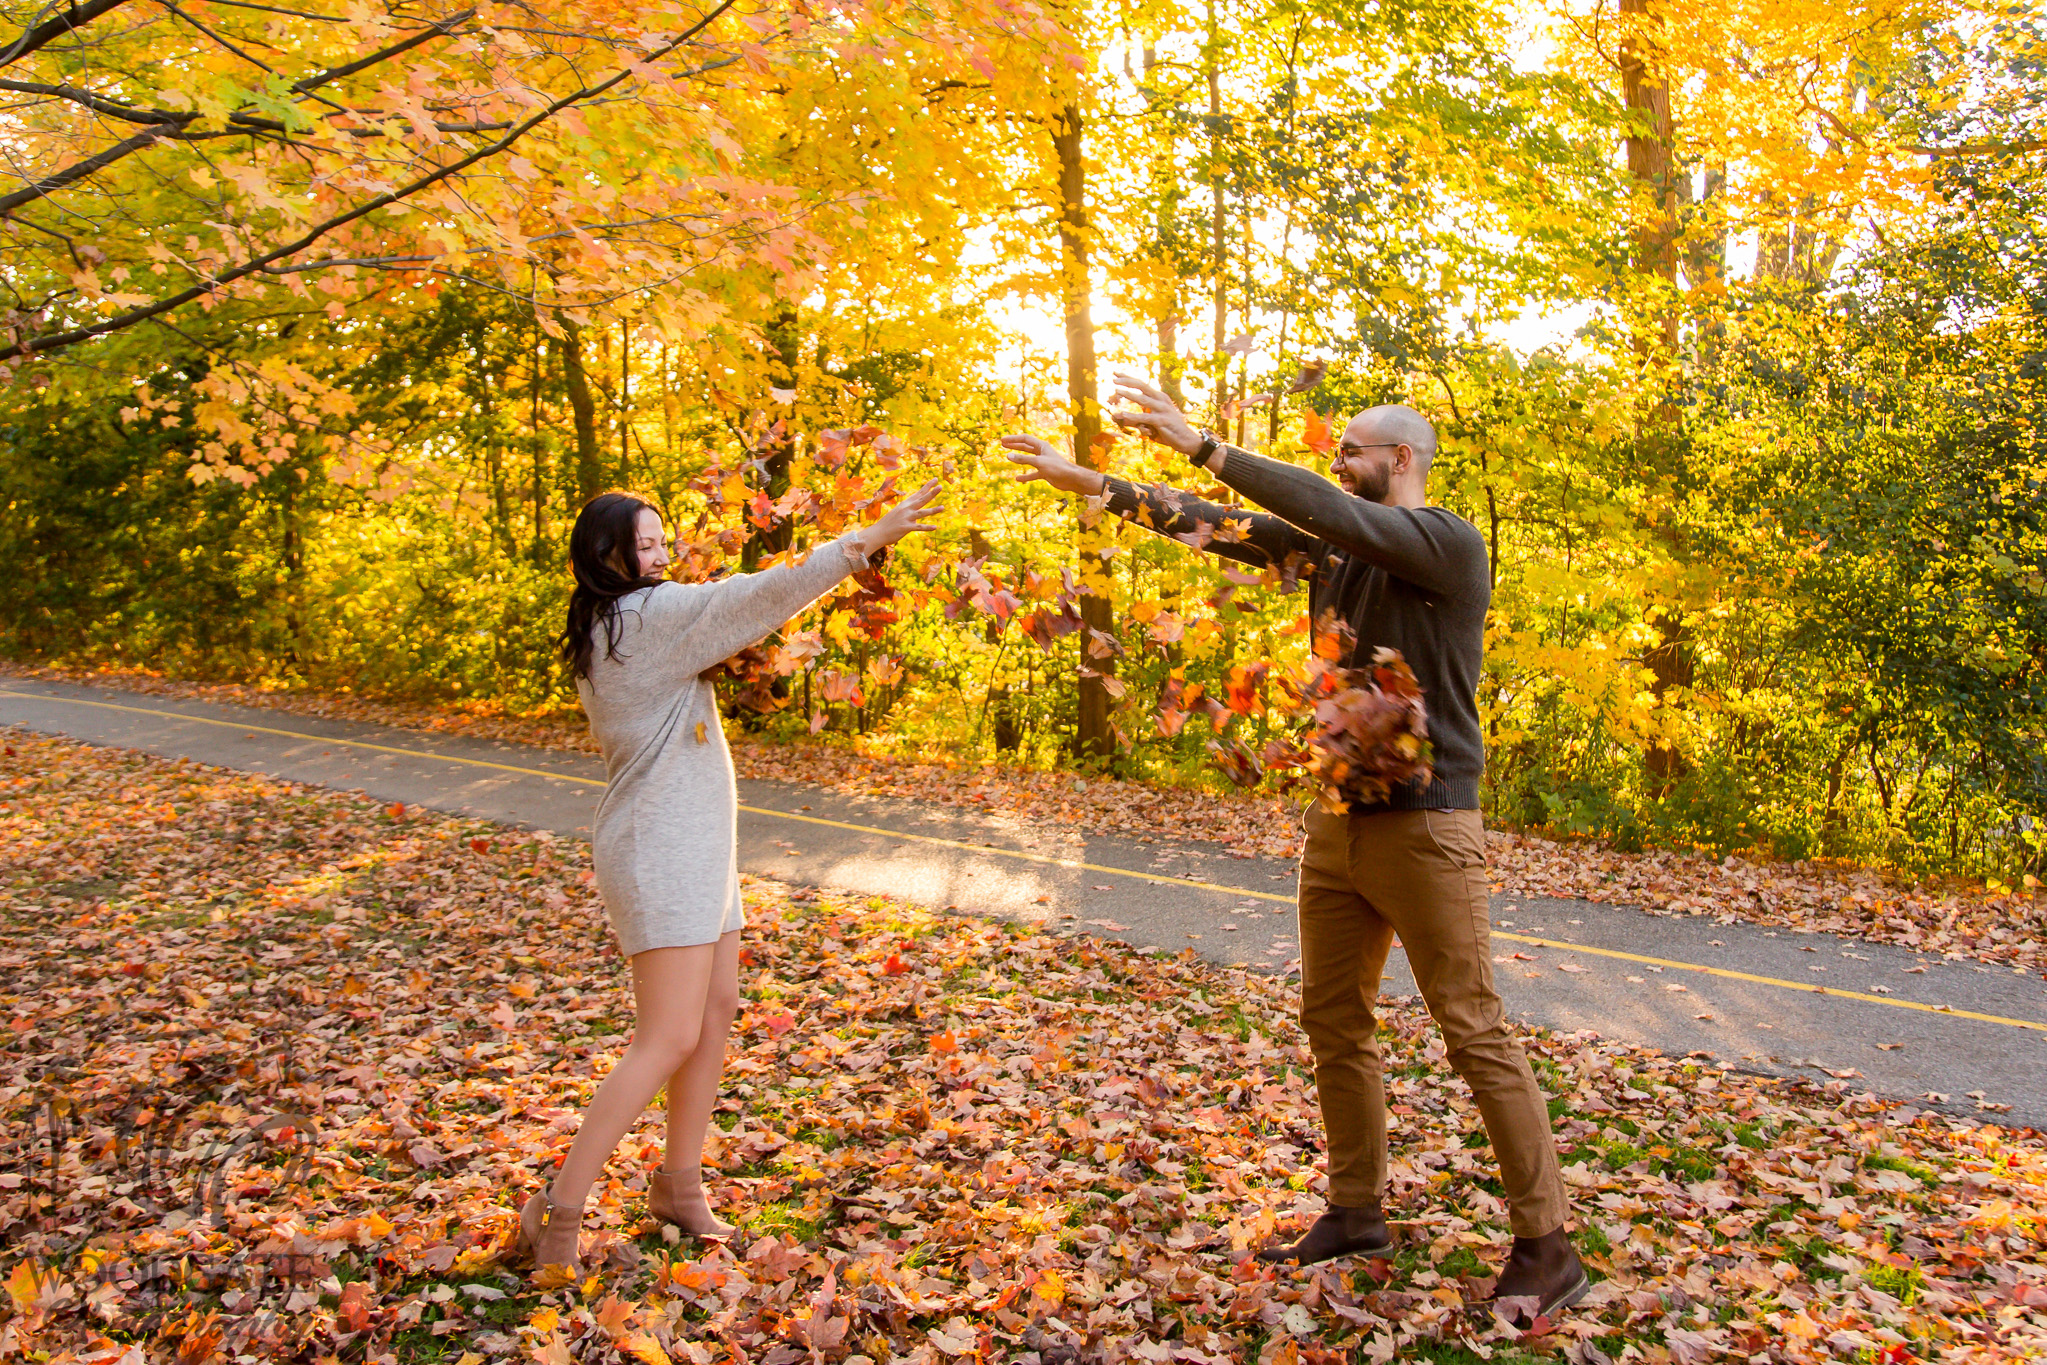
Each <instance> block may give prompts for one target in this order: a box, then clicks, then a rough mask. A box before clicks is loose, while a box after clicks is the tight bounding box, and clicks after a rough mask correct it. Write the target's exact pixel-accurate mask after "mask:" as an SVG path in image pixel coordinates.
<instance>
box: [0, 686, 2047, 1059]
mask: <svg viewBox="0 0 2047 1365" xmlns="http://www.w3.org/2000/svg"><path fill="white" fill-rule="evenodd" d="M6 697H13V698H16V699H19V700H21V701H56V702H65V703H67V704H69V705H72V706H91V707H96V708H97V709H99V710H102V711H123V712H126V713H128V714H130V715H137V716H155V717H158V718H160V719H163V720H177V721H187V722H191V723H194V724H199V725H216V726H219V727H220V728H222V729H225V730H240V731H242V732H243V733H245V734H259V735H276V736H279V737H281V738H284V739H303V740H307V741H310V742H312V743H315V744H335V745H345V746H347V747H349V748H352V749H369V750H372V751H374V752H376V753H380V754H397V755H399V756H401V757H404V758H423V759H426V760H428V761H430V762H436V763H459V764H462V765H464V766H466V767H471V768H490V769H492V770H494V771H496V772H503V773H519V774H521V775H522V776H526V777H548V778H553V779H554V780H556V781H558V782H579V783H581V784H583V785H584V786H588V787H601V786H603V785H604V783H603V782H602V781H600V780H599V779H597V778H594V777H578V776H576V775H574V774H571V773H552V772H547V771H545V770H544V769H540V768H522V767H519V766H518V765H516V764H512V763H493V762H490V761H489V760H487V759H481V758H462V757H459V756H457V755H454V754H438V753H434V752H432V751H431V750H427V749H401V748H397V747H395V746H393V745H389V744H371V743H369V742H368V741H366V740H360V739H334V738H331V737H329V736H326V735H309V734H306V733H305V732H304V731H301V730H279V729H275V728H272V727H268V726H262V725H244V724H241V723H240V722H238V721H226V720H215V719H214V718H213V717H211V716H189V715H186V714H184V713H183V712H179V711H157V710H152V709H150V708H148V707H143V706H117V705H115V704H114V703H112V702H104V701H85V700H83V699H81V698H78V697H50V696H40V695H37V694H35V693H32V692H7V691H0V698H6ZM739 809H741V810H742V811H745V812H746V813H747V814H749V815H766V816H771V817H773V818H775V819H777V820H794V821H797V822H799V823H801V824H806V825H821V826H823V827H824V828H826V829H842V830H847V831H850V832H852V833H855V834H875V835H880V836H881V837H883V838H886V839H898V840H912V841H914V842H916V843H920V844H935V845H937V846H938V847H940V848H956V849H959V850H961V851H963V852H966V853H973V854H978V855H987V854H994V855H996V856H997V857H1002V858H1013V859H1016V860H1018V861H1020V862H1031V863H1041V864H1043V865H1045V866H1048V867H1063V868H1066V869H1068V870H1069V871H1075V872H1099V873H1103V874H1104V875H1107V876H1112V877H1128V878H1131V879H1133V880H1135V881H1145V882H1156V883H1158V884H1160V885H1163V886H1180V887H1186V888H1188V889H1190V890H1194V891H1214V892H1218V893H1220V894H1223V895H1227V896H1247V897H1250V898H1251V899H1253V900H1262V901H1277V902H1280V903H1281V904H1284V905H1292V904H1293V903H1294V898H1293V897H1292V896H1281V895H1276V894H1275V893H1273V892H1271V891H1252V890H1248V889H1246V888H1244V887H1241V886H1225V885H1222V884H1221V883H1219V882H1202V881H1195V880H1193V879H1191V878H1186V877H1168V876H1164V875H1162V874H1160V873H1157V872H1135V871H1132V870H1131V869H1129V868H1126V867H1108V866H1106V865H1104V864H1101V863H1084V862H1080V861H1078V860H1076V859H1072V858H1058V857H1054V856H1052V855H1051V854H1049V853H1028V852H1025V851H1023V850H1021V849H1012V848H989V847H987V846H986V845H983V844H973V843H968V842H966V841H965V840H962V839H945V838H941V837H939V836H938V835H935V834H911V833H907V832H904V831H901V830H893V829H878V828H876V827H875V826H873V825H855V824H849V823H847V822H846V821H843V820H827V819H824V818H823V817H822V816H816V815H796V814H793V813H791V812H789V811H783V810H769V809H767V808H766V807H763V806H741V807H740V808H739ZM1493 937H1494V938H1495V939H1500V940H1504V941H1505V942H1508V943H1520V944H1526V945H1528V946H1530V947H1536V948H1551V949H1555V950H1557V951H1559V952H1567V953H1583V954H1584V955H1586V956H1587V957H1604V958H1612V959H1613V960H1615V961H1617V962H1637V963H1640V964H1642V965H1643V966H1645V967H1663V968H1667V969H1672V970H1676V971H1682V972H1698V973H1700V974H1701V975H1704V976H1717V977H1721V978H1723V979H1725V980H1728V981H1745V982H1748V983H1749V984H1750V985H1754V986H1775V987H1777V988H1779V989H1781V990H1788V991H1802V992H1804V993H1806V994H1808V995H1826V996H1832V997H1834V998H1836V999H1840V1000H1854V1001H1858V1002H1860V1003H1862V1004H1866V1005H1888V1006H1890V1007H1891V1008H1893V1009H1901V1010H1918V1011H1920V1012H1921V1013H1924V1014H1939V1015H1944V1016H1946V1017H1947V1018H1950V1019H1972V1020H1974V1021H1976V1022H1977V1023H1980V1024H2002V1025H2004V1026H2006V1027H2007V1028H2022V1029H2032V1030H2034V1031H2035V1032H2039V1033H2047V1023H2042V1022H2038V1021H2035V1020H2032V1019H2009V1018H2006V1017H2005V1016H2003V1015H2001V1014H1979V1013H1977V1012H1976V1011H1974V1010H1958V1009H1954V1008H1952V1007H1950V1006H1947V1005H1928V1004H1924V1003H1922V1002H1920V1001H1917V1000H1893V999H1891V998H1890V997H1889V996H1883V995H1867V994H1864V993H1863V992H1861V991H1844V990H1837V989H1835V988H1834V987H1832V986H1818V985H1814V984H1813V983H1811V982H1809V981H1787V980H1785V979H1784V978H1782V977H1776V976H1759V975H1757V974H1755V973H1753V972H1737V971H1734V970H1733V969H1731V968H1727V967H1709V966H1706V965H1705V964H1703V963H1698V962H1681V961H1678V960H1677V959H1675V958H1667V957H1646V956H1644V955H1642V954H1640V953H1625V952H1621V951H1620V950H1618V949H1615V948H1588V947H1586V946H1585V945H1583V944H1580V943H1565V942H1561V941H1559V940H1556V939H1547V938H1535V937H1533V936H1531V935H1528V934H1509V933H1504V932H1502V931H1500V930H1494V931H1493Z"/></svg>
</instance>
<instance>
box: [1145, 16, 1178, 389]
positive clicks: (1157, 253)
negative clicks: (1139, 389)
mask: <svg viewBox="0 0 2047 1365" xmlns="http://www.w3.org/2000/svg"><path fill="white" fill-rule="evenodd" d="M1157 64H1158V53H1157V51H1156V50H1155V49H1153V48H1149V47H1147V48H1146V49H1145V50H1144V80H1145V85H1144V104H1145V108H1146V109H1147V110H1148V111H1150V112H1151V113H1152V114H1154V115H1159V114H1161V113H1164V114H1167V115H1169V114H1170V113H1171V110H1170V108H1169V107H1168V105H1167V101H1166V96H1165V95H1164V93H1163V92H1161V91H1160V90H1159V89H1158V88H1157V87H1155V86H1154V85H1152V83H1151V73H1152V68H1153V67H1155V66H1156V65H1157ZM1177 151H1178V147H1177V146H1176V139H1175V137H1174V135H1173V124H1172V120H1171V118H1170V117H1166V118H1162V119H1161V121H1160V132H1159V134H1158V141H1157V143H1156V145H1155V146H1154V147H1153V148H1152V159H1151V182H1152V196H1153V217H1152V236H1153V244H1152V250H1153V253H1154V259H1155V260H1156V261H1157V262H1158V265H1159V267H1160V271H1161V274H1162V275H1164V276H1165V277H1166V278H1168V279H1170V280H1171V281H1172V285H1171V292H1170V293H1168V294H1167V295H1165V296H1164V297H1161V298H1159V299H1158V300H1157V301H1156V303H1155V305H1154V306H1155V308H1156V310H1157V311H1156V314H1155V316H1154V317H1153V319H1152V326H1153V328H1154V330H1155V333H1156V335H1157V338H1158V372H1159V387H1160V388H1161V389H1163V390H1165V394H1166V397H1168V398H1170V399H1172V400H1173V406H1174V407H1176V408H1179V409H1180V410H1181V411H1183V412H1184V411H1185V410H1186V408H1187V395H1186V392H1185V390H1183V389H1182V388H1181V385H1180V253H1179V251H1178V249H1177V248H1178V245H1179V227H1178V223H1179V215H1180V167H1179V165H1178V158H1177V156H1176V152H1177Z"/></svg>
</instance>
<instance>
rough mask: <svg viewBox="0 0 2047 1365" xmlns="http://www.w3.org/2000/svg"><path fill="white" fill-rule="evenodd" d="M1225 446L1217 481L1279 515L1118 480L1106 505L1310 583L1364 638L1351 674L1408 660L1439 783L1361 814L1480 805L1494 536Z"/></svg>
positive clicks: (1403, 791)
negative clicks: (1396, 658)
mask: <svg viewBox="0 0 2047 1365" xmlns="http://www.w3.org/2000/svg"><path fill="white" fill-rule="evenodd" d="M1227 449H1228V451H1229V454H1228V455H1227V456H1226V457H1225V459H1224V462H1223V469H1222V473H1221V474H1220V476H1219V477H1220V478H1221V479H1222V481H1223V482H1224V483H1226V484H1228V485H1229V486H1230V487H1232V488H1234V489H1236V490H1237V491H1238V492H1239V493H1242V494H1243V495H1244V496H1245V497H1246V498H1248V499H1249V500H1250V501H1252V502H1254V503H1256V504H1258V506H1260V507H1263V508H1266V509H1268V510H1267V511H1265V512H1256V511H1252V510H1250V509H1248V508H1241V507H1224V506H1221V505H1220V504H1217V503H1213V502H1205V501H1203V500H1202V499H1200V498H1197V497H1194V496H1193V495H1192V494H1189V493H1183V492H1181V491H1179V490H1178V489H1171V488H1165V487H1162V486H1159V485H1156V484H1152V485H1145V486H1139V485H1136V484H1133V483H1131V482H1130V481H1129V480H1128V479H1118V478H1114V477H1111V478H1110V479H1109V481H1108V486H1107V487H1106V488H1105V489H1104V490H1103V493H1104V495H1105V497H1106V501H1107V506H1108V509H1109V510H1110V511H1111V512H1114V513H1116V514H1117V515H1118V516H1121V517H1124V518H1126V519H1128V520H1131V521H1135V522H1137V523H1138V524H1140V525H1143V526H1147V527H1149V529H1151V530H1154V531H1157V532H1159V533H1160V534H1161V535H1168V536H1172V537H1173V538H1174V539H1176V540H1182V541H1185V542H1186V543H1188V544H1191V545H1196V546H1198V547H1200V548H1202V549H1206V550H1210V551H1212V552H1214V553H1215V554H1219V555H1224V556H1227V557H1228V558H1230V559H1235V560H1238V561H1239V562H1241V563H1244V564H1249V565H1252V566H1253V567H1256V568H1261V569H1263V568H1278V569H1285V568H1288V567H1289V566H1291V567H1294V568H1296V569H1298V570H1299V571H1300V572H1301V573H1303V574H1305V575H1311V577H1310V579H1309V587H1308V611H1309V618H1310V619H1311V620H1320V619H1321V617H1322V614H1323V613H1324V612H1325V611H1328V610H1330V609H1332V608H1333V609H1335V611H1336V612H1337V613H1338V614H1339V615H1340V616H1341V617H1342V619H1344V620H1346V621H1348V622H1349V623H1350V627H1351V630H1352V631H1353V632H1354V633H1355V635H1356V643H1355V644H1354V645H1353V647H1352V653H1351V656H1350V658H1348V659H1346V660H1344V661H1343V662H1344V663H1346V664H1349V665H1353V666H1355V665H1357V664H1361V663H1368V662H1370V660H1371V658H1372V654H1373V651H1375V650H1377V649H1379V648H1380V647H1382V646H1384V647H1386V648H1390V649H1397V650H1399V651H1400V652H1401V654H1402V655H1404V656H1405V657H1406V659H1407V663H1408V666H1409V667H1410V668H1412V669H1413V670H1414V676H1415V679H1416V680H1417V681H1418V682H1420V684H1421V688H1422V699H1423V703H1424V704H1425V705H1426V706H1427V707H1428V713H1429V743H1430V745H1431V747H1432V748H1433V749H1434V751H1435V756H1434V761H1433V766H1434V769H1435V780H1434V781H1432V782H1430V783H1429V784H1428V785H1426V786H1423V785H1421V784H1419V783H1415V784H1410V785H1409V786H1407V787H1402V788H1397V789H1395V791H1394V792H1393V794H1392V796H1391V797H1390V798H1389V799H1388V800H1387V801H1386V803H1385V805H1383V806H1377V807H1370V808H1366V807H1357V806H1354V807H1352V811H1353V813H1365V812H1367V811H1368V810H1425V809H1437V810H1445V809H1448V810H1476V809H1478V781H1479V777H1480V775H1481V774H1483V773H1484V771H1485V741H1484V739H1483V738H1482V736H1481V735H1480V732H1479V724H1478V704H1477V693H1478V676H1479V667H1480V665H1481V663H1482V661H1483V659H1484V654H1485V617H1486V607H1487V606H1488V605H1489V604H1490V603H1491V601H1492V577H1491V574H1490V572H1489V571H1488V568H1487V564H1486V545H1485V537H1483V536H1481V535H1480V534H1479V532H1478V528H1477V527H1475V526H1473V525H1472V524H1471V523H1470V522H1468V521H1466V520H1464V518H1462V517H1460V516H1457V515H1456V514H1454V513H1451V512H1446V511H1444V510H1443V509H1442V508H1440V507H1421V508H1413V507H1388V506H1385V505H1384V504H1382V503H1376V502H1367V501H1365V500H1364V499H1363V498H1360V497H1357V496H1355V495H1353V494H1350V493H1346V492H1344V491H1343V489H1342V488H1341V487H1340V486H1339V485H1337V484H1335V483H1333V482H1331V481H1330V480H1328V479H1326V478H1324V477H1322V476H1321V475H1320V474H1317V473H1315V472H1313V471H1312V470H1307V469H1302V468H1301V467H1299V466H1298V465H1290V464H1285V463H1282V462H1281V461H1279V460H1268V459H1265V458H1263V457H1262V456H1258V455H1253V454H1251V453H1250V452H1249V451H1244V450H1238V449H1237V448H1236V447H1234V446H1231V447H1227Z"/></svg>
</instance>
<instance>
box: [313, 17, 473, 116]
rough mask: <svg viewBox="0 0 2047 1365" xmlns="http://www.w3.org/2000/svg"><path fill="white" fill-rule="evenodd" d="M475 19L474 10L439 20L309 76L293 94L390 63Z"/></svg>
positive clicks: (315, 88)
mask: <svg viewBox="0 0 2047 1365" xmlns="http://www.w3.org/2000/svg"><path fill="white" fill-rule="evenodd" d="M475 17H476V11H475V10H473V9H465V10H463V11H462V12H461V13H460V14H451V15H449V16H448V17H447V18H445V19H441V20H437V21H436V22H434V23H433V24H430V25H428V26H427V27H426V28H423V29H421V30H420V31H419V32H417V33H415V34H413V35H412V36H411V37H409V38H404V39H401V40H399V41H398V42H395V43H393V44H392V45H391V46H389V47H387V48H384V49H383V50H382V51H380V52H372V53H371V54H370V55H369V56H367V57H361V58H358V59H357V60H355V61H352V62H348V63H346V64H344V65H341V66H337V67H335V68H334V69H333V70H331V71H322V72H321V73H320V74H319V75H317V76H308V77H306V78H305V79H304V80H302V81H297V82H295V83H294V84H293V85H292V87H291V93H292V94H294V95H303V94H305V93H307V92H308V91H311V90H317V89H319V88H320V87H321V86H323V85H327V84H329V83H330V82H333V81H338V80H340V79H341V78H342V77H343V76H353V75H354V74H355V73H356V72H358V71H361V70H363V69H364V68H365V67H372V66H375V65H376V64H377V63H378V62H382V61H388V60H389V59H390V58H392V57H395V56H397V55H398V54H399V53H401V52H408V51H410V50H411V49H413V48H415V47H418V46H419V45H420V44H421V43H424V42H427V41H428V40H430V39H433V38H439V37H444V36H446V35H447V33H448V32H449V31H450V30H452V29H453V28H454V27H455V25H457V24H460V23H463V22H465V21H467V20H470V19H474V18H475Z"/></svg>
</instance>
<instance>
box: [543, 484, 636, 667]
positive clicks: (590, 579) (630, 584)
mask: <svg viewBox="0 0 2047 1365" xmlns="http://www.w3.org/2000/svg"><path fill="white" fill-rule="evenodd" d="M653 507H654V505H653V504H652V503H650V502H648V501H647V500H646V499H645V498H636V497H634V496H633V495H632V494H630V493H599V494H598V495H597V496H596V497H594V498H592V499H590V501H588V502H586V503H584V504H583V510H582V511H581V512H579V513H577V514H576V527H575V529H574V530H573V531H570V532H569V567H570V568H571V569H573V570H574V571H575V574H576V588H575V591H574V592H572V593H570V594H569V620H568V624H567V625H566V626H564V627H563V628H562V633H561V638H560V639H559V640H557V641H556V642H555V647H556V648H557V649H558V650H560V651H561V658H562V662H563V663H565V664H567V665H568V666H569V670H570V672H571V673H573V674H574V675H575V676H576V677H578V678H587V677H589V676H590V666H591V664H593V663H594V662H595V661H596V659H595V656H596V653H597V649H596V643H595V641H594V639H593V636H594V635H595V633H596V626H597V623H598V622H599V621H602V622H603V623H604V657H605V658H607V659H616V658H617V657H618V642H619V638H620V636H621V635H622V634H623V633H624V630H625V627H624V625H623V624H622V623H621V622H620V621H619V606H618V600H619V599H620V598H621V597H624V596H625V595H626V594H627V593H629V592H635V591H637V590H638V589H640V588H651V587H653V586H654V585H655V584H656V583H659V582H661V581H662V580H660V579H658V578H648V577H645V576H644V575H642V574H641V573H640V548H639V546H640V529H639V522H640V512H641V511H642V509H647V508H653ZM654 510H655V511H657V512H658V511H659V509H658V508H654Z"/></svg>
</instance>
